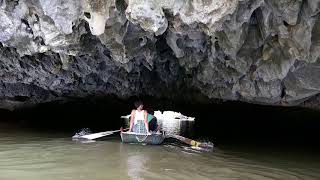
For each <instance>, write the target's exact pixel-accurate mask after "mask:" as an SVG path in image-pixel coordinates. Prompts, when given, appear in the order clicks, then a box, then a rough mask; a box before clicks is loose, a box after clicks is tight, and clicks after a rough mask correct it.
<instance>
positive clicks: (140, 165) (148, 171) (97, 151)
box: [0, 123, 320, 180]
mask: <svg viewBox="0 0 320 180" xmlns="http://www.w3.org/2000/svg"><path fill="white" fill-rule="evenodd" d="M175 124H176V125H172V126H170V125H166V126H167V127H168V128H169V129H170V128H171V130H172V132H177V133H178V132H180V131H184V130H183V128H184V126H182V125H181V123H175ZM173 126H175V127H173ZM0 128H1V127H0ZM1 129H2V130H0V131H1V133H0V179H1V180H20V179H21V180H44V179H45V180H60V179H61V180H64V179H66V180H69V179H72V180H78V179H86V180H89V179H90V180H100V179H101V180H107V179H118V180H121V179H133V180H138V179H147V180H149V179H151V180H152V179H161V180H164V179H183V180H187V179H199V180H200V179H203V180H205V179H208V180H209V179H210V180H242V179H243V180H253V179H254V180H273V179H277V180H278V179H279V180H280V179H281V180H299V179H301V180H319V179H320V158H319V156H318V155H315V154H310V153H308V152H305V151H303V150H302V151H299V152H297V151H290V150H283V149H281V150H280V149H277V147H269V148H268V149H264V148H261V147H260V148H259V147H248V148H243V147H242V148H240V147H237V146H233V145H232V144H231V145H228V146H221V147H217V149H215V150H214V151H213V152H199V151H196V150H194V149H191V148H189V147H188V146H181V145H180V144H178V143H174V142H170V143H165V144H164V145H161V146H143V145H134V144H123V143H121V142H120V138H119V137H118V136H114V137H112V138H108V139H106V140H104V141H96V142H93V143H83V142H79V141H72V140H71V138H70V136H71V134H53V133H36V132H35V131H28V130H23V129H14V130H6V131H4V128H1ZM5 129H7V128H5Z"/></svg>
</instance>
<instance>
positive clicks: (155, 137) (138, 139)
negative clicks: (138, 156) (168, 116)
mask: <svg viewBox="0 0 320 180" xmlns="http://www.w3.org/2000/svg"><path fill="white" fill-rule="evenodd" d="M120 136H121V140H122V142H124V143H141V144H152V145H158V144H161V143H162V142H163V141H164V139H165V136H164V135H163V134H161V133H153V134H151V135H147V134H141V133H135V132H121V134H120Z"/></svg>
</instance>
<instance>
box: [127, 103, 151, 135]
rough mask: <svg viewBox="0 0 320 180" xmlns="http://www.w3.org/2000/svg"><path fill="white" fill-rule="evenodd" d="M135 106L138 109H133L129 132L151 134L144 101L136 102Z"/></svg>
mask: <svg viewBox="0 0 320 180" xmlns="http://www.w3.org/2000/svg"><path fill="white" fill-rule="evenodd" d="M134 106H135V108H136V109H134V110H132V111H131V117H130V128H129V132H131V131H133V132H135V133H142V134H150V132H149V124H148V119H147V116H148V113H147V111H146V110H143V103H142V101H137V102H135V103H134Z"/></svg>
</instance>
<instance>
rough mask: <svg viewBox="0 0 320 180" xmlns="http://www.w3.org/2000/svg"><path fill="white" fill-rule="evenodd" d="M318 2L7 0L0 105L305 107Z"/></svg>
mask: <svg viewBox="0 0 320 180" xmlns="http://www.w3.org/2000/svg"><path fill="white" fill-rule="evenodd" d="M319 11H320V0H294V1H292V0H281V1H279V0H174V1H172V0H68V1H64V0H0V107H2V108H8V109H14V108H17V107H20V106H24V105H29V104H35V103H41V102H47V101H53V100H58V99H66V98H67V99H68V98H72V97H87V96H91V95H94V96H106V95H116V96H118V97H120V98H126V97H130V96H137V95H150V96H156V97H160V98H161V97H165V98H171V99H173V100H174V99H175V98H187V99H190V100H199V99H200V97H205V98H204V99H205V100H206V99H207V100H210V99H223V100H240V101H247V102H252V103H259V104H273V105H298V104H301V103H303V102H304V101H306V100H308V99H309V100H310V99H312V97H314V96H316V95H317V94H319V92H320V79H319V78H320V60H319V55H320V18H319Z"/></svg>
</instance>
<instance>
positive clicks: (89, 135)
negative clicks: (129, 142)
mask: <svg viewBox="0 0 320 180" xmlns="http://www.w3.org/2000/svg"><path fill="white" fill-rule="evenodd" d="M127 129H129V128H127ZM127 129H125V130H127ZM120 131H121V129H120V130H114V131H105V132H99V133H93V134H87V135H83V136H80V137H79V138H84V139H90V140H93V139H97V138H100V137H104V136H109V135H111V134H113V133H116V132H120Z"/></svg>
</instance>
